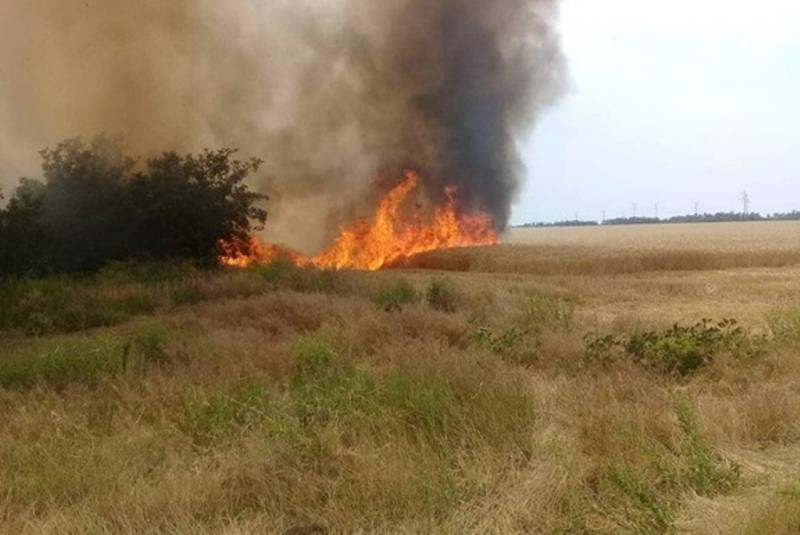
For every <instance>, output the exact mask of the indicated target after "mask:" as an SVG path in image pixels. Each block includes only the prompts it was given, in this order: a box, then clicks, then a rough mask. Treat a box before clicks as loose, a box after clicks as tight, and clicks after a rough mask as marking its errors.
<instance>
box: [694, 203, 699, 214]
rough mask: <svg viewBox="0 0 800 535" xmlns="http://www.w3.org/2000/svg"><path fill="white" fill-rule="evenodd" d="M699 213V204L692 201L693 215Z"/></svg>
mask: <svg viewBox="0 0 800 535" xmlns="http://www.w3.org/2000/svg"><path fill="white" fill-rule="evenodd" d="M699 215H700V204H699V203H698V202H697V201H694V216H695V217H697V216H699Z"/></svg>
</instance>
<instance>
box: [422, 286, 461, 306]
mask: <svg viewBox="0 0 800 535" xmlns="http://www.w3.org/2000/svg"><path fill="white" fill-rule="evenodd" d="M425 300H426V301H427V302H428V305H429V306H430V307H431V308H433V309H434V310H439V311H441V312H450V313H452V312H455V311H456V309H457V308H458V302H459V294H458V291H457V290H456V287H455V285H454V284H453V283H452V281H450V280H449V279H437V280H434V281H432V282H431V283H430V284H429V285H428V289H427V290H426V291H425Z"/></svg>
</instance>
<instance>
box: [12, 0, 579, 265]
mask: <svg viewBox="0 0 800 535" xmlns="http://www.w3.org/2000/svg"><path fill="white" fill-rule="evenodd" d="M556 11H557V0H380V1H376V0H330V1H321V0H260V1H259V0H228V1H225V2H221V1H217V0H169V1H164V0H137V1H131V0H103V1H100V0H26V1H24V2H23V1H19V2H11V1H9V2H2V5H0V173H1V175H0V176H2V180H4V181H5V185H6V186H8V185H9V180H11V179H12V178H14V177H15V175H20V174H29V175H31V174H34V173H35V167H33V166H34V162H35V161H36V159H35V156H36V152H37V151H38V150H39V149H41V148H43V147H44V146H46V145H53V144H55V142H57V141H58V140H60V139H63V138H65V137H69V136H74V135H76V134H83V135H84V136H91V135H92V134H94V133H96V132H99V131H108V132H112V133H122V134H124V135H125V136H126V140H127V142H128V144H129V145H130V148H131V149H132V150H133V151H135V152H138V153H140V154H142V155H144V156H147V155H150V154H152V153H154V152H156V151H159V150H165V149H177V150H181V151H194V150H197V149H198V148H199V147H204V146H209V147H212V146H235V147H239V148H240V149H242V152H243V154H245V155H248V156H249V155H255V156H260V157H263V158H264V159H265V160H266V161H267V164H266V166H265V167H266V169H267V175H269V176H270V177H271V178H270V179H269V180H268V181H267V183H266V184H265V185H264V189H265V192H266V193H270V194H271V195H272V197H273V199H274V200H275V201H274V203H273V206H272V216H273V218H272V221H271V223H270V225H269V227H268V228H269V229H270V230H269V232H270V233H271V234H270V236H268V238H269V239H272V240H277V241H284V242H287V243H289V244H290V245H294V246H299V247H301V248H303V249H306V250H310V249H314V248H316V247H319V246H320V245H321V244H322V243H323V242H324V240H325V239H327V238H329V236H330V233H331V232H334V231H335V229H336V227H337V226H338V224H340V223H342V222H344V221H346V220H347V219H348V218H350V217H352V216H353V214H354V213H357V212H358V210H359V209H363V208H364V206H366V205H368V203H369V202H370V201H371V200H372V199H371V196H372V195H374V194H375V192H374V179H375V177H376V176H391V175H397V176H398V178H399V170H400V169H402V168H406V167H410V168H414V169H416V170H418V171H419V172H420V173H421V174H422V176H423V177H425V179H426V180H427V184H428V187H429V190H430V191H431V192H432V193H433V194H437V192H440V191H441V186H443V185H456V186H458V188H459V197H460V201H461V202H462V204H463V205H464V206H465V207H467V208H468V209H480V210H486V211H488V212H489V213H490V214H492V216H493V217H494V218H495V223H496V225H497V227H498V228H503V227H504V226H505V225H506V223H507V221H508V215H509V210H510V206H511V203H512V202H513V200H514V198H515V195H516V194H517V193H518V190H519V187H520V185H521V182H522V179H523V177H524V175H525V170H524V168H523V164H522V162H521V159H520V156H519V152H518V149H517V144H518V143H519V142H520V141H521V140H522V139H523V138H524V136H525V135H526V134H527V133H528V132H529V131H530V129H531V127H532V126H533V123H534V120H535V119H536V116H537V113H538V112H539V111H540V110H541V109H542V107H543V106H546V105H548V104H550V103H552V102H553V101H554V99H556V98H557V97H558V95H559V93H560V90H561V86H562V79H563V68H562V63H563V62H562V57H561V54H560V50H559V39H558V36H557V34H556V31H555V28H554V22H555V18H556V14H557V13H556ZM299 236H302V238H299Z"/></svg>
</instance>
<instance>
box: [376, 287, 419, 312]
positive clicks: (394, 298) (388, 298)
mask: <svg viewBox="0 0 800 535" xmlns="http://www.w3.org/2000/svg"><path fill="white" fill-rule="evenodd" d="M374 301H375V304H377V305H378V306H379V307H381V308H382V309H383V310H384V311H385V312H399V311H401V310H402V309H403V307H404V306H406V305H411V304H413V303H416V302H417V301H419V295H418V294H417V291H416V290H415V289H414V286H413V285H412V284H411V283H410V282H408V281H407V280H405V279H400V280H398V281H396V282H394V283H392V284H391V285H389V286H386V287H384V288H383V289H382V290H381V291H380V292H378V295H376V296H375V299H374Z"/></svg>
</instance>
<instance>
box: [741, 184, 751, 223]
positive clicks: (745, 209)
mask: <svg viewBox="0 0 800 535" xmlns="http://www.w3.org/2000/svg"><path fill="white" fill-rule="evenodd" d="M741 201H742V216H744V219H747V216H749V215H750V194H748V193H747V190H745V191H743V192H742V197H741Z"/></svg>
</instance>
